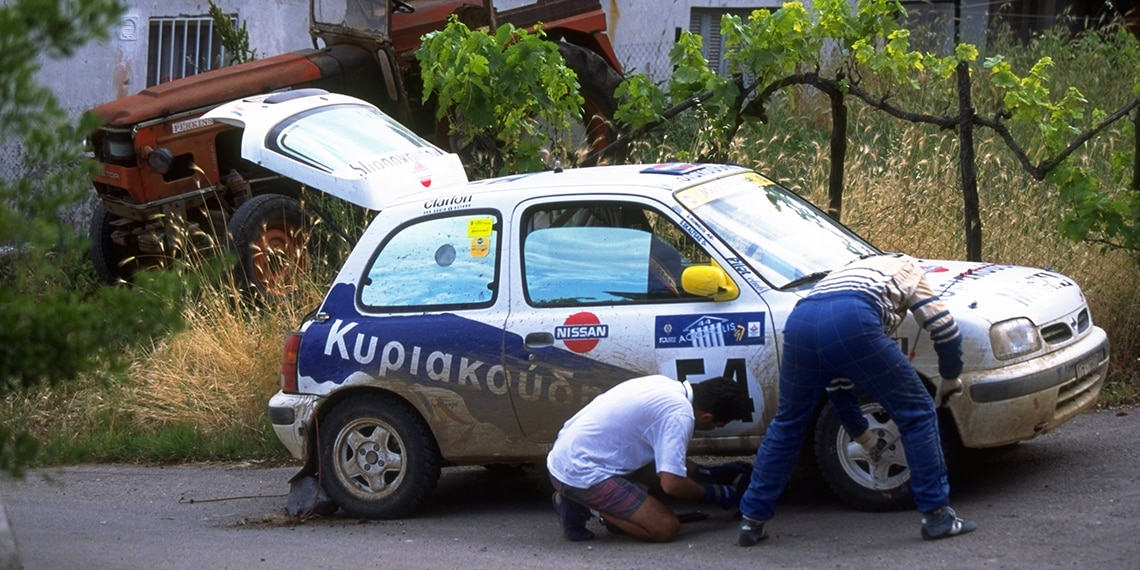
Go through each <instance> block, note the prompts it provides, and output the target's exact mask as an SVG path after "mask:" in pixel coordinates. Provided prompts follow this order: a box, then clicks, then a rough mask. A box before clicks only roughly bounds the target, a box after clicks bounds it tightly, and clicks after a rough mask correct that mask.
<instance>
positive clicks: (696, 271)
mask: <svg viewBox="0 0 1140 570" xmlns="http://www.w3.org/2000/svg"><path fill="white" fill-rule="evenodd" d="M681 288H682V289H684V290H685V292H686V293H688V294H690V295H697V296H699V297H710V298H712V300H713V301H731V300H733V299H735V298H737V297H739V296H740V288H739V287H737V286H736V283H735V282H734V281H733V280H732V278H731V277H729V276H728V272H726V271H725V270H724V269H721V268H720V266H719V265H717V264H716V263H715V262H710V264H709V265H693V266H691V267H686V268H685V271H684V272H683V273H681Z"/></svg>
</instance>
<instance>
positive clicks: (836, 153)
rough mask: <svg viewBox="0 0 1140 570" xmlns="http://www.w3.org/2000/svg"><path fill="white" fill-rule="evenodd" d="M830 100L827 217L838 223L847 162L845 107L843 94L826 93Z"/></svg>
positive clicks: (836, 92)
mask: <svg viewBox="0 0 1140 570" xmlns="http://www.w3.org/2000/svg"><path fill="white" fill-rule="evenodd" d="M828 95H829V96H830V98H831V148H830V149H829V152H830V154H831V169H830V171H829V172H828V175H827V197H828V203H827V215H829V216H831V217H832V218H834V219H835V221H837V222H838V221H839V217H840V215H841V214H842V213H843V166H844V163H845V162H846V161H847V105H845V104H844V103H843V97H844V95H843V93H840V92H838V91H835V92H830V91H829V92H828Z"/></svg>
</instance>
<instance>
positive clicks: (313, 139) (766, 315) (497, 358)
mask: <svg viewBox="0 0 1140 570" xmlns="http://www.w3.org/2000/svg"><path fill="white" fill-rule="evenodd" d="M207 116H208V117H211V118H214V119H215V120H220V121H226V122H230V123H233V124H236V125H239V126H242V127H244V128H245V133H244V143H243V147H244V151H245V152H246V156H247V158H249V159H250V160H254V161H256V162H259V163H260V164H262V165H265V166H267V167H269V168H272V169H274V170H276V171H277V172H279V173H281V174H282V175H284V176H287V177H289V178H293V179H295V180H297V181H299V182H301V183H304V184H308V185H309V186H312V187H314V188H318V189H321V190H325V191H328V192H330V193H333V194H336V195H340V196H342V197H347V198H350V199H353V200H354V201H356V202H357V203H362V202H365V203H367V204H368V205H369V207H372V208H374V209H377V210H379V213H377V214H376V216H375V218H374V220H373V221H372V223H371V224H370V226H369V227H368V229H367V230H366V232H365V233H364V234H363V236H362V237H361V238H360V239H359V242H358V243H357V244H356V246H355V248H354V250H353V251H352V253H351V254H350V256H349V257H348V259H347V261H346V262H345V263H344V265H343V267H342V268H341V270H340V272H339V274H338V275H337V277H336V279H335V282H334V283H333V284H332V286H331V287H330V289H329V291H328V293H327V296H326V297H325V298H324V301H323V302H322V304H321V306H320V307H319V309H318V310H317V311H316V312H314V313H313V314H312V315H311V316H310V317H309V318H308V319H307V320H306V322H304V323H303V324H302V325H301V326H300V329H299V330H298V331H296V332H294V333H292V334H289V335H288V336H287V339H286V342H285V345H286V346H285V358H284V365H283V367H282V378H281V381H282V385H281V390H280V392H278V393H277V394H276V395H275V396H273V397H272V399H271V400H270V402H269V417H270V419H271V421H272V423H273V427H274V429H275V430H276V433H277V435H278V437H279V438H280V439H281V441H282V442H283V443H284V445H285V446H286V447H287V448H288V449H289V451H290V453H292V455H293V456H295V457H297V458H299V459H302V460H303V461H304V462H305V467H304V470H303V473H306V474H311V473H314V472H316V471H319V473H320V481H321V484H322V485H323V487H324V490H325V491H326V492H327V494H328V496H329V497H331V499H332V500H333V501H335V503H336V504H338V505H339V506H340V507H341V508H342V509H344V510H345V511H346V512H348V513H350V514H351V515H354V516H361V517H370V518H391V517H400V516H404V515H407V514H409V513H410V512H412V511H413V510H414V509H415V508H416V506H417V505H419V504H420V502H421V501H423V500H424V498H425V497H426V496H427V495H428V494H430V493H431V492H432V490H433V489H434V487H435V485H436V483H437V480H438V479H439V476H440V469H441V467H442V466H447V465H489V464H528V463H541V460H542V458H543V457H544V456H545V454H546V453H547V451H548V450H549V449H550V446H551V444H552V443H553V441H554V439H555V436H556V435H557V433H558V430H559V428H560V427H561V426H562V423H563V422H564V421H565V420H566V419H567V418H569V417H570V416H571V415H572V414H574V413H575V412H576V411H577V410H578V409H579V408H581V407H582V406H583V405H585V404H586V403H587V402H589V401H590V399H591V398H593V397H595V396H596V395H598V394H600V393H601V392H603V391H605V390H606V389H608V388H610V387H612V386H614V385H615V384H617V383H619V382H622V381H624V380H627V379H630V378H633V377H637V376H642V375H646V374H656V373H660V374H665V375H667V376H670V377H672V378H676V379H678V380H681V379H686V380H690V381H692V382H700V381H701V380H702V379H706V378H710V377H713V376H721V375H723V376H727V377H729V378H732V379H735V380H736V381H737V382H739V383H740V384H741V385H742V386H744V387H745V388H746V389H747V392H748V397H749V399H750V400H751V413H750V414H749V415H748V416H747V417H746V418H745V420H744V421H742V422H736V423H732V424H729V425H728V426H727V427H726V428H724V429H718V430H716V432H708V433H703V432H698V433H697V434H696V436H695V437H694V438H693V440H692V445H691V450H690V451H691V452H693V453H697V454H710V455H716V454H723V455H730V454H731V455H741V454H751V453H754V452H755V450H756V447H757V445H758V443H759V441H760V440H761V438H762V437H763V436H764V430H765V427H766V426H767V424H768V422H769V420H771V418H772V416H773V415H774V414H775V411H776V405H777V393H776V391H777V371H778V368H779V363H780V350H781V336H782V335H781V329H782V327H783V325H784V321H785V319H786V318H787V316H788V314H789V313H790V312H791V310H792V307H793V306H794V305H795V303H796V301H798V300H799V299H800V298H801V297H802V296H803V295H804V294H805V293H806V292H807V291H808V290H809V289H810V288H811V287H812V285H813V284H814V283H815V282H816V281H818V280H819V279H821V278H822V277H823V276H824V275H826V274H827V273H828V272H829V271H831V270H833V269H835V268H837V267H841V266H843V265H844V264H846V263H847V262H849V261H851V260H852V259H853V258H856V257H859V256H864V255H877V254H880V253H881V252H880V251H879V250H878V249H876V248H875V247H874V246H873V245H871V244H869V243H867V242H866V241H864V240H862V239H861V238H859V237H858V236H856V235H855V234H853V233H852V232H851V231H849V230H848V229H846V228H845V227H843V226H842V225H840V224H838V223H836V222H834V221H833V220H832V219H831V218H829V217H828V216H826V215H824V214H822V213H821V212H820V211H819V210H817V209H816V208H815V207H813V206H812V205H811V204H809V203H808V202H806V201H805V200H803V199H801V198H799V197H798V196H796V195H795V194H793V193H792V192H790V191H789V190H787V189H785V188H783V187H781V186H780V185H778V184H776V183H774V182H773V181H772V180H770V179H768V178H766V177H765V176H763V175H762V174H759V173H756V172H753V171H751V170H748V169H746V168H742V167H740V166H732V165H715V164H656V165H630V166H606V167H594V168H581V169H566V170H562V169H559V168H555V169H554V170H551V171H547V172H538V173H533V174H523V175H518V176H508V177H503V178H497V179H492V180H482V181H478V182H468V181H467V180H466V177H465V176H463V175H462V169H461V167H460V165H459V163H458V160H457V159H455V158H454V156H453V155H447V154H445V153H444V152H443V151H441V150H439V149H437V148H435V147H433V146H431V145H430V144H429V143H426V142H425V141H422V140H418V139H415V140H413V139H411V138H408V137H409V136H410V137H414V136H415V135H410V133H409V132H407V131H406V130H402V129H401V128H400V127H399V126H398V125H397V124H395V123H394V122H393V121H391V120H390V119H388V118H387V117H385V116H384V115H383V114H381V113H380V111H378V110H376V109H375V108H374V107H372V106H370V105H368V104H366V103H363V102H361V101H358V100H355V99H351V98H349V97H344V96H338V95H330V94H323V93H318V94H307V93H295V94H291V95H288V96H276V97H275V98H271V99H266V98H255V99H250V100H244V101H239V102H235V103H232V104H230V105H227V106H224V107H222V108H219V109H217V110H215V111H213V112H211V113H210V114H209V115H207ZM399 138H405V139H407V141H406V142H407V143H408V147H407V148H402V147H400V146H399V145H396V146H393V145H392V144H390V143H391V141H392V140H393V139H399ZM310 153H311V154H310ZM363 196H367V198H366V199H364V198H362V197H363ZM922 265H923V267H924V268H925V269H926V271H927V278H928V279H929V281H930V283H931V285H932V286H933V287H934V289H935V291H937V292H938V293H939V294H940V296H941V297H942V299H943V300H944V301H945V302H946V303H947V305H948V306H949V308H950V310H951V311H952V313H953V315H954V317H955V318H956V319H957V321H958V325H959V327H960V328H961V331H962V334H963V337H964V343H963V351H964V355H963V358H964V360H965V368H964V372H963V373H962V376H961V379H962V381H963V383H964V386H965V391H964V393H963V394H962V395H961V396H957V397H955V398H953V399H951V400H950V403H949V405H948V407H947V408H945V409H943V410H940V414H941V416H940V417H941V420H942V421H941V422H940V423H941V424H942V432H943V438H944V443H945V444H946V445H964V446H965V447H971V448H982V447H995V446H1003V445H1007V444H1012V443H1016V442H1018V441H1022V440H1026V439H1030V438H1033V437H1034V436H1036V435H1039V434H1042V433H1045V432H1047V431H1049V430H1051V429H1053V428H1056V427H1057V426H1059V425H1061V424H1063V423H1065V422H1066V421H1067V420H1069V419H1070V418H1072V417H1073V416H1074V415H1076V414H1077V413H1079V412H1080V411H1082V410H1084V409H1086V408H1088V407H1089V406H1091V405H1092V404H1093V403H1094V401H1095V400H1096V397H1097V394H1098V393H1099V391H1100V389H1101V386H1102V383H1103V380H1104V374H1105V370H1106V367H1107V363H1108V356H1109V348H1108V342H1107V339H1106V336H1105V333H1104V331H1103V330H1102V329H1100V328H1098V327H1096V326H1094V324H1093V321H1092V316H1091V315H1090V313H1089V309H1088V305H1087V303H1086V300H1085V298H1084V295H1083V294H1082V292H1081V288H1080V287H1079V286H1078V285H1077V283H1076V282H1074V281H1073V280H1072V279H1070V278H1068V277H1065V276H1064V275H1060V274H1057V273H1054V272H1052V271H1048V270H1045V269H1036V268H1029V267H1018V266H1012V265H1004V264H992V263H965V262H959V261H936V260H923V261H922ZM897 341H898V344H899V350H902V351H903V352H904V353H906V354H907V355H908V356H909V357H910V359H911V362H912V363H913V364H914V366H915V368H916V369H917V371H918V372H919V374H920V376H922V377H923V379H924V380H926V381H927V382H928V383H930V386H931V387H932V390H933V382H935V381H936V380H937V357H936V355H935V353H934V350H933V348H932V346H931V343H930V340H929V338H928V337H927V335H926V334H925V333H924V332H923V331H922V330H921V329H920V328H919V327H918V326H917V325H916V323H915V322H914V321H913V319H908V320H907V322H906V323H905V324H904V325H903V326H902V327H901V328H900V329H899V331H898V333H897ZM864 412H865V413H866V415H867V416H868V418H869V420H870V423H871V426H872V429H873V430H874V432H875V433H876V434H877V436H878V437H879V438H880V439H882V440H883V441H884V443H885V444H886V448H885V452H884V453H883V454H882V456H881V457H879V458H878V459H877V460H875V461H872V460H871V459H870V458H868V457H866V456H864V455H862V454H856V455H850V454H848V452H847V446H846V443H847V442H849V441H850V439H849V436H848V435H847V434H846V432H844V430H843V429H842V428H841V427H840V423H839V421H838V419H837V418H836V416H835V414H834V412H833V411H832V409H831V407H830V405H829V404H826V403H825V402H821V408H820V412H819V414H818V418H817V423H816V429H815V432H814V442H813V443H814V452H815V457H814V459H815V461H816V463H817V464H818V467H819V469H820V471H821V472H822V475H823V477H824V478H825V479H826V480H827V482H828V483H829V484H830V486H831V487H832V489H834V490H835V492H836V493H837V494H838V495H840V496H841V497H842V498H843V499H845V500H846V501H848V502H849V503H850V504H852V505H854V506H855V507H857V508H861V509H868V510H885V509H895V508H909V507H911V506H912V497H911V494H910V489H909V486H908V479H909V470H908V468H907V463H906V458H905V456H904V455H903V451H902V447H901V443H900V442H899V434H898V431H897V429H896V427H895V425H894V422H892V421H891V418H890V417H889V416H888V415H887V414H885V413H884V412H883V410H882V408H881V407H879V406H878V405H877V404H876V403H875V402H873V401H870V400H865V405H864Z"/></svg>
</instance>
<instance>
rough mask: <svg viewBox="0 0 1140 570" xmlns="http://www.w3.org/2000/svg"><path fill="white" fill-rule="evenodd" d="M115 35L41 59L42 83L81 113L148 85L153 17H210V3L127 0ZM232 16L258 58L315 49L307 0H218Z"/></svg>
mask: <svg viewBox="0 0 1140 570" xmlns="http://www.w3.org/2000/svg"><path fill="white" fill-rule="evenodd" d="M125 3H126V5H127V10H126V12H125V13H124V14H123V16H122V18H121V19H120V25H119V27H118V28H117V29H115V30H112V32H111V34H110V36H111V37H110V39H109V40H107V41H104V42H100V43H98V44H88V45H86V46H84V47H83V48H82V49H81V50H80V51H79V52H77V53H76V54H75V56H74V57H72V58H71V59H67V60H50V59H46V58H45V59H43V60H42V61H41V64H42V66H43V67H42V69H41V71H40V75H39V78H40V81H41V82H42V83H43V84H44V85H46V86H48V87H49V88H51V89H52V91H53V92H55V94H56V97H58V98H59V100H60V103H61V104H62V105H63V106H64V107H65V108H66V109H68V110H69V111H71V112H73V113H75V114H78V113H81V112H82V111H85V110H87V109H90V108H92V107H95V106H97V105H100V104H102V103H106V102H108V101H112V100H115V99H118V98H120V97H124V96H126V95H130V94H132V93H136V92H138V91H141V90H143V89H145V88H146V70H147V48H148V46H147V38H148V30H149V21H150V19H151V18H156V17H191V16H206V15H208V14H209V11H210V4H209V2H205V1H197V0H150V1H145V0H133V1H132V0H128V1H127V2H125ZM215 4H217V5H218V7H219V8H221V9H222V11H224V12H225V13H227V14H237V17H238V26H240V25H241V23H242V22H244V23H245V25H246V30H247V31H248V32H249V39H250V47H251V48H252V49H255V50H257V56H258V57H266V56H270V55H277V54H279V53H284V52H288V51H293V50H297V49H302V48H306V47H312V42H311V40H310V39H309V8H308V2H307V0H256V1H253V2H248V1H246V2H243V1H241V0H216V1H215Z"/></svg>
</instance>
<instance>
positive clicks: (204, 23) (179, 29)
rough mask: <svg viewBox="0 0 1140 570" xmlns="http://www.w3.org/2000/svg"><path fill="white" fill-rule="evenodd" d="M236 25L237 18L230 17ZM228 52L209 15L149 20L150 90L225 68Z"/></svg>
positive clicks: (147, 77)
mask: <svg viewBox="0 0 1140 570" xmlns="http://www.w3.org/2000/svg"><path fill="white" fill-rule="evenodd" d="M230 18H231V21H233V22H234V24H235V25H236V23H237V15H236V14H235V15H231V16H230ZM225 61H226V50H225V48H224V47H222V42H221V36H220V35H219V34H218V33H217V31H215V30H214V20H213V18H210V17H209V16H180V17H171V18H151V19H150V42H149V44H148V47H147V71H146V84H147V87H150V86H152V85H158V84H159V83H166V82H167V81H171V80H173V79H180V78H182V77H187V76H190V75H196V74H198V73H202V72H203V71H209V70H211V69H215V68H218V67H222V66H223V65H224V62H225Z"/></svg>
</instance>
